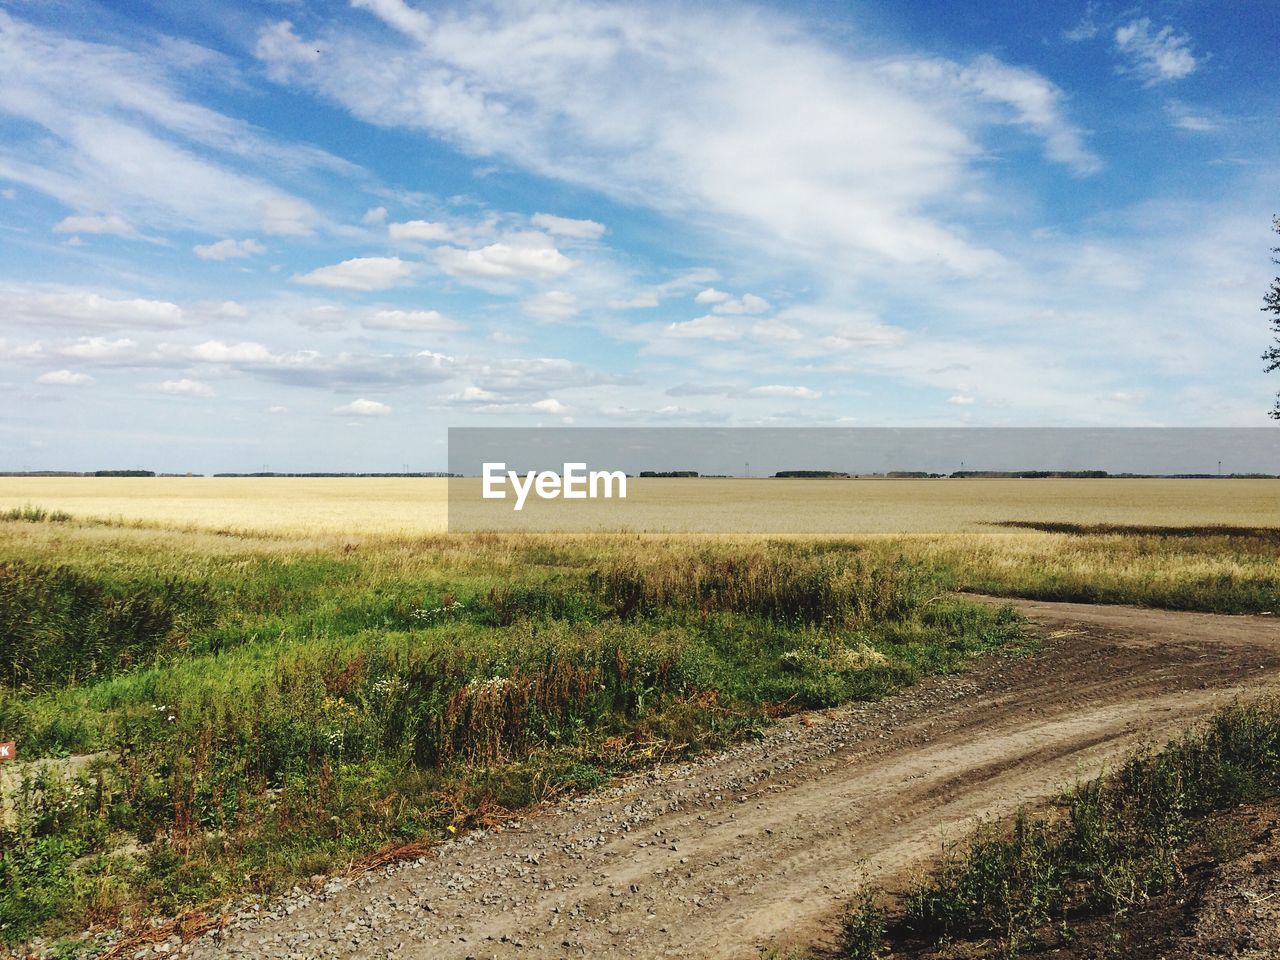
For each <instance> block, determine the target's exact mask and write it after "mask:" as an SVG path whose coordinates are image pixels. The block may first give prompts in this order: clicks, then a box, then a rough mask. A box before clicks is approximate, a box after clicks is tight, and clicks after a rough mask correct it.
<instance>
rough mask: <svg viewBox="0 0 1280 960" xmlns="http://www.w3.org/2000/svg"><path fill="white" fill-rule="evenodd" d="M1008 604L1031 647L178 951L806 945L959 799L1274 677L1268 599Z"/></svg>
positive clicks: (942, 828)
mask: <svg viewBox="0 0 1280 960" xmlns="http://www.w3.org/2000/svg"><path fill="white" fill-rule="evenodd" d="M1000 602H1004V601H1000ZM1012 602H1013V605H1014V606H1015V607H1017V608H1018V609H1020V610H1021V611H1023V612H1024V613H1026V614H1027V615H1028V616H1030V617H1031V618H1032V619H1033V621H1034V622H1035V623H1036V624H1037V625H1038V627H1037V629H1038V631H1039V632H1040V633H1041V634H1042V636H1043V637H1044V643H1043V649H1042V651H1041V652H1040V653H1039V654H1037V655H1035V656H1030V657H1007V656H995V655H993V656H988V657H985V658H984V659H982V660H981V661H978V662H977V663H975V664H974V666H973V668H972V669H971V670H970V671H968V672H966V673H965V674H962V675H958V676H953V677H937V678H933V679H930V680H927V681H925V682H923V683H921V684H918V685H917V686H916V687H913V688H912V689H910V690H907V691H905V692H903V693H902V694H900V695H899V696H897V697H894V698H892V699H890V700H886V701H884V702H881V703H877V704H861V705H856V706H851V707H847V708H841V709H837V710H832V711H828V712H825V713H815V714H810V715H809V716H808V717H806V718H804V721H801V720H798V719H793V720H789V721H787V722H785V723H781V724H778V725H777V726H776V727H775V728H773V729H771V730H770V731H769V732H768V733H767V735H766V736H765V737H764V739H763V740H761V741H759V742H755V743H749V744H743V745H741V746H738V747H735V748H733V749H731V750H729V751H726V752H725V753H723V754H719V755H716V756H714V757H710V758H706V759H703V760H699V761H697V762H691V763H686V764H680V765H672V766H667V767H662V768H659V769H657V770H654V771H651V772H649V773H647V774H644V775H638V776H635V777H633V778H630V779H628V780H627V781H625V782H624V783H623V784H622V785H621V786H620V787H618V788H616V789H613V790H610V791H606V792H604V793H602V794H601V795H597V796H594V797H588V798H583V799H580V800H578V801H575V802H570V803H565V804H562V805H560V806H558V807H555V808H550V809H546V810H542V811H539V812H537V813H534V814H532V815H530V816H529V817H527V818H526V819H524V820H523V821H521V822H517V823H514V824H512V825H510V826H509V827H508V828H507V829H504V830H502V831H494V832H489V833H487V834H483V835H476V836H472V837H468V838H465V839H463V840H457V841H452V842H450V843H447V844H444V845H442V846H441V847H440V848H438V850H437V853H436V856H434V857H432V858H430V859H427V860H425V861H420V862H419V863H417V864H413V865H408V866H401V867H397V868H393V869H388V870H387V871H386V872H385V874H383V875H378V876H372V877H365V878H363V879H361V880H359V881H357V882H355V883H352V884H349V885H348V884H344V883H343V882H340V881H334V882H332V883H330V884H329V886H328V887H327V888H326V890H325V892H324V893H321V894H318V895H308V894H295V895H294V896H293V897H290V898H285V899H284V900H281V901H279V902H278V903H277V904H275V905H273V908H272V909H271V910H270V911H269V912H263V913H262V914H260V915H253V916H247V915H245V914H241V915H240V916H239V917H238V918H237V919H236V920H235V921H233V922H232V923H231V924H229V925H228V927H227V928H226V929H225V930H224V931H223V932H222V933H221V934H216V935H209V936H207V937H205V938H204V939H203V940H201V941H200V942H199V943H198V944H196V945H195V946H196V949H195V951H194V952H195V955H196V956H200V957H227V956H252V957H266V958H276V957H280V958H284V957H404V958H420V960H427V958H431V960H437V958H439V960H451V958H458V960H461V958H467V957H475V958H489V957H496V958H508V957H527V956H546V957H564V956H588V957H592V958H627V960H636V958H645V957H668V956H669V957H686V958H688V957H699V958H733V957H754V956H758V955H759V952H760V949H761V948H762V947H766V946H778V947H784V948H785V947H786V946H788V945H793V944H795V945H809V944H812V943H814V942H815V941H820V940H822V939H823V937H824V936H825V935H828V934H829V933H830V932H831V931H832V930H833V929H834V926H835V916H836V913H837V911H838V910H839V909H840V907H841V905H842V904H844V903H845V902H846V901H847V897H848V895H849V894H850V892H851V891H852V890H853V889H854V888H855V887H856V886H857V885H858V884H859V883H860V882H862V881H863V880H865V879H873V878H874V879H876V880H878V881H882V882H883V881H889V882H892V881H893V880H894V879H895V878H899V879H900V878H901V877H902V875H903V874H904V872H905V871H907V870H910V869H912V868H915V867H917V866H918V865H920V864H921V863H922V862H924V861H926V860H928V859H929V858H931V857H933V856H935V855H936V854H937V852H938V851H939V847H940V843H941V841H942V840H943V839H944V838H951V839H954V838H957V837H959V836H961V835H963V833H964V831H965V828H966V827H967V826H968V825H969V824H970V823H971V821H972V819H973V818H975V817H979V816H990V815H996V814H1001V813H1006V812H1009V811H1011V810H1012V809H1014V808H1016V807H1017V806H1018V805H1020V804H1023V803H1035V802H1037V801H1042V800H1044V799H1046V798H1048V797H1050V796H1052V795H1053V794H1055V793H1056V792H1058V791H1059V789H1060V788H1061V787H1063V786H1064V785H1066V784H1068V783H1069V782H1070V781H1071V780H1072V779H1073V778H1075V777H1076V776H1087V775H1090V774H1093V773H1096V772H1097V771H1098V769H1099V768H1100V766H1101V765H1102V764H1103V763H1104V762H1106V761H1107V760H1109V759H1112V758H1115V757H1116V756H1118V755H1119V754H1121V753H1122V752H1123V751H1125V750H1128V749H1130V748H1132V747H1133V746H1134V744H1135V743H1138V742H1139V741H1141V740H1143V739H1150V740H1156V741H1158V740H1161V739H1163V738H1166V737H1168V736H1171V735H1173V734H1174V733H1176V732H1178V731H1180V730H1181V729H1183V728H1185V727H1186V726H1188V725H1189V724H1191V723H1192V722H1194V721H1195V720H1197V719H1200V718H1202V717H1205V716H1206V715H1208V714H1209V713H1211V712H1212V711H1213V710H1215V709H1217V708H1218V707H1220V706H1222V705H1223V704H1225V703H1227V702H1229V701H1230V700H1231V699H1232V698H1233V697H1235V696H1237V695H1240V694H1249V693H1254V692H1259V691H1261V690H1263V689H1264V688H1268V687H1271V686H1272V685H1273V684H1275V683H1276V681H1277V680H1280V623H1277V622H1276V621H1275V620H1274V619H1272V618H1267V617H1225V616H1214V615H1208V614H1181V613H1169V612H1164V611H1154V610H1140V609H1136V608H1128V607H1093V606H1087V605H1081V604H1065V603H1040V602H1035V601H1012ZM806 723H807V724H808V725H806Z"/></svg>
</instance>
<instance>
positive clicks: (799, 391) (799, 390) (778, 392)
mask: <svg viewBox="0 0 1280 960" xmlns="http://www.w3.org/2000/svg"><path fill="white" fill-rule="evenodd" d="M747 393H749V394H750V395H751V396H753V397H792V398H795V399H798V400H817V399H818V398H819V397H821V396H822V394H821V393H819V392H818V391H817V390H811V389H809V388H808V387H795V386H788V385H787V384H781V383H771V384H767V385H765V386H763V387H752V388H751V389H750V390H748V391H747Z"/></svg>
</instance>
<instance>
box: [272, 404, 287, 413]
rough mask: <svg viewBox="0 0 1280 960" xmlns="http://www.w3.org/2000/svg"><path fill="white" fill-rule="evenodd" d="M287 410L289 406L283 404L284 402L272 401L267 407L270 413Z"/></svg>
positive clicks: (285, 411)
mask: <svg viewBox="0 0 1280 960" xmlns="http://www.w3.org/2000/svg"><path fill="white" fill-rule="evenodd" d="M288 412H289V408H288V407H286V406H284V404H280V403H273V404H272V405H271V406H269V407H267V413H271V414H281V413H288Z"/></svg>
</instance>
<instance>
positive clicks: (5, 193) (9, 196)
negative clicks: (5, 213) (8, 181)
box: [0, 187, 18, 200]
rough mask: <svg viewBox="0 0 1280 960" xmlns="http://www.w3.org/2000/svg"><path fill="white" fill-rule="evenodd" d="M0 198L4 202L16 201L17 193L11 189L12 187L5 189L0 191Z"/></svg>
mask: <svg viewBox="0 0 1280 960" xmlns="http://www.w3.org/2000/svg"><path fill="white" fill-rule="evenodd" d="M0 197H4V198H5V199H6V200H17V199H18V191H17V190H15V189H13V187H5V188H4V189H3V190H0Z"/></svg>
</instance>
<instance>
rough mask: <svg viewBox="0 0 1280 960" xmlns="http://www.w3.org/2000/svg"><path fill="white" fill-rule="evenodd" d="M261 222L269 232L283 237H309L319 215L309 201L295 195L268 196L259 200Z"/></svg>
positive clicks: (263, 227)
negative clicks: (299, 198) (297, 198)
mask: <svg viewBox="0 0 1280 960" xmlns="http://www.w3.org/2000/svg"><path fill="white" fill-rule="evenodd" d="M258 216H259V222H260V223H261V224H262V229H263V230H265V231H266V232H267V233H271V234H275V235H277V236H282V237H307V236H310V235H311V234H312V232H314V229H315V222H316V221H317V220H318V219H319V215H318V214H317V213H316V212H315V210H313V209H312V207H311V205H310V204H309V203H306V202H304V201H302V200H296V199H294V198H293V197H266V198H264V199H263V200H260V201H259V202H258Z"/></svg>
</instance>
